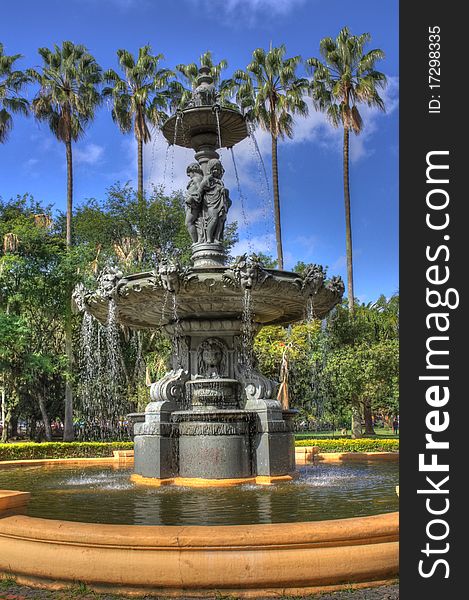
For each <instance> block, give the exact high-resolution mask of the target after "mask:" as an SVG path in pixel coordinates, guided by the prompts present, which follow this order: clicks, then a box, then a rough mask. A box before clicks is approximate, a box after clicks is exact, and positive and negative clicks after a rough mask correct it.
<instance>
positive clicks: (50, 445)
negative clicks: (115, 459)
mask: <svg viewBox="0 0 469 600" xmlns="http://www.w3.org/2000/svg"><path fill="white" fill-rule="evenodd" d="M133 447H134V445H133V443H132V442H43V443H41V444H38V443H35V442H25V443H19V444H16V443H15V444H0V460H27V459H31V458H98V457H108V456H109V457H111V456H112V452H113V450H132V449H133Z"/></svg>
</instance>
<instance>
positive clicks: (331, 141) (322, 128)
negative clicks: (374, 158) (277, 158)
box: [283, 76, 399, 162]
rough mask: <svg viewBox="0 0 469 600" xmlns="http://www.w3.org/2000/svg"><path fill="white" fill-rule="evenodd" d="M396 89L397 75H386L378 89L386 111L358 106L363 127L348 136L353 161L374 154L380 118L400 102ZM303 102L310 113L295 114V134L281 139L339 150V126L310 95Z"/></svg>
mask: <svg viewBox="0 0 469 600" xmlns="http://www.w3.org/2000/svg"><path fill="white" fill-rule="evenodd" d="M398 93H399V78H398V77H393V76H388V85H387V87H386V88H385V89H384V90H383V91H382V93H381V96H382V98H383V100H384V104H385V106H386V112H385V113H383V112H381V111H380V110H377V109H373V108H369V107H368V106H367V105H361V106H360V107H359V110H360V114H361V116H362V119H363V124H364V127H363V130H362V132H361V133H360V135H353V134H352V135H351V136H350V160H351V161H352V162H358V161H359V160H360V159H362V158H364V157H366V156H370V155H371V154H373V152H374V151H375V150H374V148H373V147H372V145H371V144H372V140H373V135H374V133H375V132H376V131H377V130H378V128H379V122H380V120H381V119H383V118H386V116H388V115H391V114H392V113H393V112H394V111H395V110H396V109H397V107H398V106H399V96H398ZM306 102H307V103H308V107H309V115H308V116H307V117H306V118H301V117H296V118H295V126H294V137H293V139H287V140H285V141H284V142H283V143H286V144H298V143H303V142H313V143H315V144H318V145H319V146H322V147H323V148H327V149H331V150H335V151H336V152H342V143H343V130H342V128H341V127H338V128H335V127H332V125H331V124H330V123H329V122H328V120H327V118H326V116H325V115H324V114H323V113H320V112H317V111H316V110H315V109H314V107H313V104H312V101H311V99H310V98H307V99H306Z"/></svg>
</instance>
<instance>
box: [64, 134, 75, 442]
mask: <svg viewBox="0 0 469 600" xmlns="http://www.w3.org/2000/svg"><path fill="white" fill-rule="evenodd" d="M65 148H66V151H67V238H66V244H67V248H70V247H71V245H72V213H73V162H72V142H71V141H68V142H66V143H65ZM70 303H71V290H70ZM72 333H73V332H72V315H71V306H70V307H67V310H66V315H65V354H66V356H67V362H68V368H69V369H71V366H72V364H73V338H72ZM73 437H74V436H73V388H72V382H71V380H70V378H69V377H67V380H66V382H65V414H64V437H63V439H64V442H71V441H73Z"/></svg>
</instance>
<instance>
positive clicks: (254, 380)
mask: <svg viewBox="0 0 469 600" xmlns="http://www.w3.org/2000/svg"><path fill="white" fill-rule="evenodd" d="M167 329H168V333H174V326H168V328H167ZM178 329H179V331H180V332H182V335H181V334H180V338H179V346H180V347H181V352H180V356H179V361H180V364H181V366H180V367H179V368H178V369H173V370H172V371H170V372H168V373H167V374H166V375H165V376H164V377H163V378H162V379H161V380H160V381H159V382H157V383H155V384H153V385H152V387H151V390H150V395H151V398H152V400H153V402H151V403H150V404H149V405H148V406H147V408H146V411H145V422H140V423H136V424H135V426H134V432H135V468H134V470H135V473H136V474H137V475H140V476H142V477H147V478H156V479H161V480H164V479H170V478H178V477H179V478H184V479H185V480H186V483H187V480H191V479H194V480H199V479H206V480H238V479H239V480H240V481H242V480H243V479H249V480H252V478H253V477H257V476H263V477H269V476H278V475H289V474H291V473H292V472H294V470H295V455H294V439H293V432H292V427H291V416H292V415H293V414H294V412H295V411H286V412H285V411H282V409H281V406H280V403H279V402H278V401H277V400H276V399H275V390H276V385H275V383H274V382H272V381H269V380H268V379H267V378H265V377H263V376H262V375H261V374H260V373H257V372H256V371H255V370H253V369H246V368H245V367H244V366H242V344H241V340H240V338H241V333H242V331H241V330H242V323H241V321H240V320H226V319H219V320H215V319H213V320H210V321H208V320H197V321H182V322H180V323H179V324H178ZM184 334H186V335H184ZM207 334H209V335H207Z"/></svg>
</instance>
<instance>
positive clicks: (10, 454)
mask: <svg viewBox="0 0 469 600" xmlns="http://www.w3.org/2000/svg"><path fill="white" fill-rule="evenodd" d="M295 445H296V446H297V447H301V446H318V447H319V450H320V452H399V440H398V439H396V440H387V439H384V440H376V439H375V440H373V439H369V438H361V439H357V440H351V439H337V440H333V439H321V440H315V439H310V440H297V441H296V443H295ZM133 447H134V445H133V443H132V442H43V443H41V444H37V443H34V442H25V443H20V444H0V461H2V460H27V459H31V458H95V457H96V458H97V457H108V456H109V457H111V456H112V452H113V450H132V449H133Z"/></svg>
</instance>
